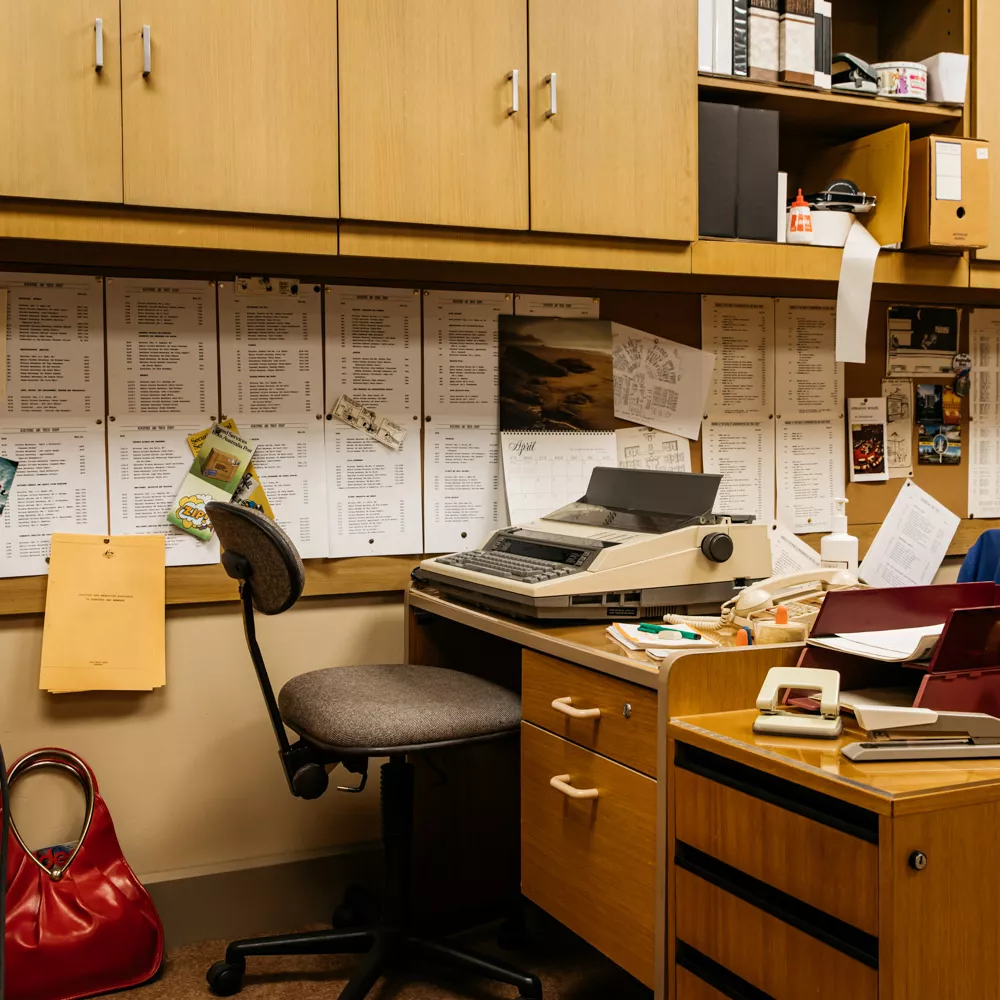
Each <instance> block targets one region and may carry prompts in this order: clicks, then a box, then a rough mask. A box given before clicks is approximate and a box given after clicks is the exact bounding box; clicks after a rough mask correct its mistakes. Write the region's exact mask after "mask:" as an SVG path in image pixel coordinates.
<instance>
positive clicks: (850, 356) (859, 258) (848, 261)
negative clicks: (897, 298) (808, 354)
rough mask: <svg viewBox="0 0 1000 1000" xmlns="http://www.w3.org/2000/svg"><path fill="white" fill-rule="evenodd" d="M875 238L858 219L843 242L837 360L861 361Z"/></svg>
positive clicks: (861, 362)
mask: <svg viewBox="0 0 1000 1000" xmlns="http://www.w3.org/2000/svg"><path fill="white" fill-rule="evenodd" d="M878 252H879V245H878V241H877V240H876V239H875V237H874V236H872V234H871V233H869V232H868V230H867V229H866V228H865V227H864V226H863V225H862V224H861V223H860V222H859V221H858V220H857V219H855V220H854V223H853V225H852V226H851V231H850V232H849V233H848V234H847V243H845V244H844V256H843V258H842V260H841V262H840V285H839V287H838V289H837V350H836V359H837V361H851V362H854V363H855V364H864V361H865V340H866V338H867V336H868V311H869V308H870V307H871V301H872V282H873V281H874V280H875V261H876V260H878Z"/></svg>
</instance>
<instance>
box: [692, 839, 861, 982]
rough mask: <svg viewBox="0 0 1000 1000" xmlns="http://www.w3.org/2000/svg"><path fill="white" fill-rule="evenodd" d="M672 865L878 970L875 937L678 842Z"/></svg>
mask: <svg viewBox="0 0 1000 1000" xmlns="http://www.w3.org/2000/svg"><path fill="white" fill-rule="evenodd" d="M674 864H675V865H676V866H677V867H678V868H682V869H683V870H684V871H686V872H690V873H691V874H692V875H696V876H697V877H698V878H701V879H704V880H705V881H706V882H708V883H710V884H711V885H714V886H716V887H717V888H719V889H722V890H723V892H728V893H729V894H730V895H731V896H736V897H737V898H738V899H742V900H743V902H745V903H749V904H750V905H751V906H755V907H757V909H758V910H761V911H763V912H764V913H767V914H770V915H771V916H772V917H776V918H777V919H778V920H781V921H783V922H784V923H786V924H788V925H789V926H790V927H794V928H795V929H796V930H800V931H802V932H803V933H804V934H808V935H809V936H810V937H814V938H815V939H816V940H817V941H822V942H823V944H825V945H828V946H829V947H831V948H836V949H837V951H840V952H843V953H844V954H845V955H847V956H848V957H849V958H853V959H854V960H855V961H857V962H862V963H863V964H864V965H867V966H869V967H870V968H872V969H877V968H878V938H877V937H875V936H874V935H872V934H868V933H866V932H865V931H862V930H859V929H858V928H857V927H854V926H852V925H851V924H849V923H847V922H846V921H844V920H840V919H838V918H837V917H832V916H830V914H829V913H824V912H823V911H822V910H818V909H816V907H815V906H810V905H809V904H808V903H803V902H802V900H801V899H796V898H795V897H794V896H790V895H788V893H787V892H782V891H781V890H780V889H775V888H774V886H773V885H768V884H767V883H766V882H761V881H760V879H756V878H754V877H753V876H752V875H747V874H746V872H741V871H740V870H739V869H738V868H733V867H732V866H731V865H727V864H725V863H724V862H722V861H719V860H718V859H717V858H713V857H712V856H711V855H710V854H706V853H705V852H704V851H699V850H698V848H696V847H691V845H690V844H685V843H682V842H680V841H678V842H677V843H676V844H675V846H674Z"/></svg>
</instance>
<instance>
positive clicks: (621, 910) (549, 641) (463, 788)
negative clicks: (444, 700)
mask: <svg viewBox="0 0 1000 1000" xmlns="http://www.w3.org/2000/svg"><path fill="white" fill-rule="evenodd" d="M406 606H407V615H406V622H407V656H408V659H409V661H410V662H411V663H426V664H430V665H432V666H447V667H452V668H454V669H459V670H465V671H468V672H471V673H475V674H477V675H478V676H482V677H487V678H489V679H491V680H494V681H496V682H497V683H500V684H504V685H505V686H507V687H509V688H511V689H513V690H518V691H519V692H520V693H521V699H522V716H523V722H522V725H521V746H520V753H518V748H517V747H509V748H506V749H505V748H502V747H500V746H498V745H497V744H484V745H483V746H481V747H478V748H475V747H473V748H466V749H465V750H463V751H462V754H461V758H462V759H461V762H458V761H456V762H453V763H452V764H451V765H450V766H449V767H448V770H447V774H448V782H447V786H444V787H442V785H441V782H440V775H436V776H435V774H433V773H427V774H426V776H425V779H421V777H420V775H421V774H423V769H421V770H420V771H418V782H419V783H418V817H417V831H416V844H415V848H414V849H415V852H417V853H416V854H415V856H417V857H421V858H434V857H441V855H442V854H445V855H447V858H448V868H449V872H448V874H449V875H450V876H454V872H455V871H456V870H460V869H463V868H464V869H466V870H468V871H469V872H471V873H473V874H471V875H470V876H469V877H468V878H466V879H465V881H464V882H462V881H461V880H459V881H458V882H457V883H455V882H454V878H453V885H454V890H455V892H456V893H458V894H460V895H464V896H465V897H466V898H467V899H468V898H470V897H475V898H477V899H481V900H484V901H485V900H489V899H498V898H502V897H503V894H504V892H505V891H507V892H509V890H510V882H511V881H514V882H515V884H516V881H517V880H519V882H520V889H521V891H522V892H523V894H524V895H525V896H527V897H528V898H529V899H531V900H532V901H533V902H535V903H537V904H538V905H539V906H541V907H542V908H543V909H545V910H546V911H548V912H549V913H551V914H552V915H553V916H555V917H556V918H557V919H559V920H560V921H562V922H563V923H564V924H566V925H567V926H568V927H570V928H571V929H572V930H574V931H575V932H576V933H578V934H579V935H580V936H581V937H583V938H585V939H586V940H587V941H589V942H590V943H591V944H593V945H594V946H595V947H597V948H598V949H599V950H600V951H602V952H604V953H605V954H606V955H608V956H609V957H610V958H612V959H613V960H614V961H616V962H618V964H619V965H621V966H622V967H623V968H625V969H627V970H628V971H629V972H631V973H632V974H633V975H634V976H635V977H636V978H637V979H639V980H641V981H642V982H644V983H646V984H647V985H648V986H651V987H653V988H654V989H655V991H656V994H657V997H659V998H665V997H666V995H667V994H666V989H665V970H666V965H667V963H666V940H667V923H666V912H665V905H666V858H667V843H668V842H667V825H666V817H667V781H666V780H664V779H663V776H664V775H666V773H667V753H666V746H667V738H666V727H667V721H668V719H669V718H670V715H687V714H692V713H695V712H706V711H726V710H728V709H735V708H743V707H745V706H746V705H748V704H753V702H754V700H755V698H756V696H757V692H758V690H759V689H760V685H761V683H762V681H763V678H764V675H765V674H766V673H767V671H768V669H769V668H770V667H773V666H791V665H793V664H794V663H795V662H796V660H797V658H798V654H799V650H800V648H801V647H800V646H799V645H789V646H760V647H751V648H747V647H733V648H730V649H725V648H723V649H720V648H718V647H717V646H713V647H710V648H708V649H707V650H706V651H704V652H702V651H697V650H683V651H678V652H676V653H675V654H673V655H672V656H670V657H668V658H667V659H665V660H664V661H663V662H662V665H660V664H658V663H657V662H656V661H654V660H652V659H651V658H650V657H648V656H647V655H646V654H645V653H642V652H629V651H627V650H624V649H623V648H622V647H621V646H619V645H618V644H617V643H615V642H614V641H613V640H611V639H610V638H608V636H607V635H606V633H605V628H606V624H600V625H578V626H543V625H535V624H532V623H528V622H520V621H516V620H514V619H510V618H507V617H505V616H502V615H495V614H492V613H488V612H484V611H478V610H476V609H474V608H471V607H467V606H465V605H462V604H458V603H456V602H453V601H451V600H446V599H444V598H442V597H441V596H439V595H438V594H437V593H436V592H435V591H433V590H427V589H417V588H415V587H411V589H410V591H409V592H408V594H407V598H406ZM567 698H568V699H570V706H569V707H571V708H572V709H576V710H578V711H583V712H586V713H588V714H587V715H586V716H585V717H573V716H571V715H567V714H564V713H563V712H562V711H559V710H557V709H555V708H554V707H553V703H554V702H556V701H557V700H559V699H567ZM594 710H597V711H598V712H599V713H600V714H599V715H597V716H596V717H595V716H594V715H593V714H591V713H593V711H594ZM470 751H474V752H472V753H470ZM518 757H520V761H519V762H518ZM438 770H439V771H440V766H439V765H438ZM518 774H519V775H520V782H519V787H518V781H517V775H518ZM563 775H568V776H569V777H568V780H565V781H564V783H563V786H562V791H560V789H559V788H556V787H553V786H552V784H551V779H552V778H554V777H555V778H557V777H559V776H563ZM511 786H512V787H511ZM566 786H568V790H567V788H566ZM573 790H576V791H577V792H579V791H581V790H582V791H584V792H585V794H587V795H590V796H591V797H587V798H580V797H575V796H574V795H573ZM595 791H596V794H594V793H595ZM518 802H519V805H518ZM421 814H422V815H423V819H424V821H423V822H422V821H421ZM422 838H426V840H422ZM518 857H519V860H518ZM417 867H418V869H419V871H420V872H424V873H425V875H424V877H425V879H426V881H425V893H436V894H437V895H438V896H440V894H441V880H442V878H444V873H443V872H442V871H441V870H440V869H435V867H434V865H433V864H431V866H430V867H429V868H425V866H423V865H421V866H417ZM418 877H420V875H419V874H418ZM415 888H416V890H417V892H421V890H420V887H419V885H418V886H416V887H415Z"/></svg>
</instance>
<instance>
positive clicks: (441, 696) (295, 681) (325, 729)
mask: <svg viewBox="0 0 1000 1000" xmlns="http://www.w3.org/2000/svg"><path fill="white" fill-rule="evenodd" d="M278 707H279V709H280V711H281V717H282V719H284V721H285V723H286V724H287V725H288V726H289V727H291V728H292V729H294V730H295V731H296V732H297V733H299V735H301V736H303V737H305V738H306V739H307V740H309V741H310V742H312V743H317V744H320V745H322V746H324V747H330V748H333V749H338V750H339V749H343V750H355V751H359V750H367V749H392V748H397V747H400V748H402V747H417V746H421V745H425V744H433V743H445V742H451V741H455V740H474V739H482V738H484V737H487V736H492V735H495V734H497V733H503V732H508V731H510V730H513V729H516V728H517V726H518V724H519V723H520V721H521V700H520V698H519V697H518V695H517V694H516V693H514V692H513V691H508V690H507V689H506V688H502V687H500V686H499V685H498V684H493V683H492V682H490V681H485V680H482V679H481V678H479V677H473V676H472V675H471V674H463V673H461V672H459V671H457V670H446V669H444V668H442V667H418V666H413V665H410V664H401V663H394V664H387V663H377V664H369V665H365V666H351V667H330V668H328V669H326V670H313V671H311V672H310V673H307V674H300V675H299V676H298V677H294V678H292V680H290V681H289V682H288V683H287V684H286V685H285V686H284V687H283V688H282V689H281V693H280V694H279V695H278Z"/></svg>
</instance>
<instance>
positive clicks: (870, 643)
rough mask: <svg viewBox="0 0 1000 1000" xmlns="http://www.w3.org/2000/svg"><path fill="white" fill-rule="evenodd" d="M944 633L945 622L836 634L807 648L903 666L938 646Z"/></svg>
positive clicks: (815, 640) (820, 639) (812, 640)
mask: <svg viewBox="0 0 1000 1000" xmlns="http://www.w3.org/2000/svg"><path fill="white" fill-rule="evenodd" d="M943 630H944V622H942V623H941V624H940V625H920V626H918V627H916V628H895V629H885V630H883V631H878V632H839V633H838V634H837V635H833V636H827V637H823V638H810V639H809V640H808V643H809V645H810V646H821V647H822V648H823V649H835V650H838V651H839V652H841V653H853V654H854V655H855V656H864V657H867V658H868V659H869V660H883V661H884V662H886V663H905V662H908V661H910V660H922V659H923V658H924V657H925V656H928V655H929V654H930V652H931V651H932V650H933V649H934V647H935V646H936V645H937V641H938V637H939V636H940V635H941V632H942V631H943Z"/></svg>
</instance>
